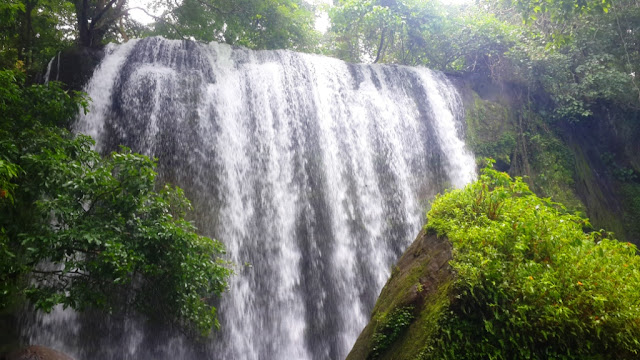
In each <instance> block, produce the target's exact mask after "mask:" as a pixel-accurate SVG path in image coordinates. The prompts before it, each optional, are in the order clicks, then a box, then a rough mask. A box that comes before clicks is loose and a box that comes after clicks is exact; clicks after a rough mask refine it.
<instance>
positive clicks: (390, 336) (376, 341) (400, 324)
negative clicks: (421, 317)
mask: <svg viewBox="0 0 640 360" xmlns="http://www.w3.org/2000/svg"><path fill="white" fill-rule="evenodd" d="M413 311H414V308H413V306H404V307H399V308H396V309H394V310H393V311H391V312H390V313H389V314H387V315H386V316H385V318H384V319H381V320H380V322H379V324H378V326H377V327H376V331H375V333H374V334H373V338H372V349H371V353H370V355H369V357H370V358H371V359H376V358H377V357H378V356H379V355H380V354H382V353H383V352H384V351H385V350H387V349H388V348H389V346H390V345H391V344H393V342H394V341H396V340H397V339H398V337H400V335H402V333H403V331H405V330H406V329H407V327H409V325H411V322H412V321H413V319H414V318H415V315H414V314H413Z"/></svg>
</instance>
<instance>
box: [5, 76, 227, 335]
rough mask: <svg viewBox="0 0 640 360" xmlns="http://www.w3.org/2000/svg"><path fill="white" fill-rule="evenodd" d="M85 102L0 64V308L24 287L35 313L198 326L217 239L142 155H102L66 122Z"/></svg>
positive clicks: (217, 266)
mask: <svg viewBox="0 0 640 360" xmlns="http://www.w3.org/2000/svg"><path fill="white" fill-rule="evenodd" d="M86 102H87V99H86V98H84V97H83V95H82V94H80V93H68V92H65V91H63V90H62V89H61V88H60V84H57V83H55V82H51V83H49V84H48V85H34V86H25V85H24V75H23V74H20V73H16V72H10V71H2V72H0V112H2V114H3V117H2V118H1V119H0V129H1V130H0V213H2V217H1V218H0V252H1V253H2V254H1V256H0V309H4V308H6V307H9V306H11V303H12V302H15V301H20V300H21V299H22V298H23V296H26V298H27V299H29V300H30V302H31V303H32V304H34V305H35V307H36V308H38V309H41V310H44V311H50V310H51V309H52V308H53V307H54V306H56V305H58V304H62V305H63V306H64V307H71V308H73V309H78V310H85V309H87V308H99V309H103V310H106V311H108V312H120V313H122V312H124V313H126V312H129V311H138V312H141V313H142V314H144V315H146V316H147V317H149V318H151V319H153V320H157V321H162V322H169V323H173V324H176V325H178V326H180V327H183V328H185V329H187V330H191V329H196V330H198V331H199V332H201V333H207V332H208V331H210V330H211V328H213V327H214V326H217V320H216V308H215V307H214V306H213V301H214V300H215V298H216V297H217V295H219V294H220V293H221V292H222V291H224V290H225V289H226V286H227V282H226V281H227V278H228V276H229V275H230V269H229V267H228V264H227V263H226V262H225V261H223V260H221V258H220V256H221V255H222V254H223V253H224V249H223V246H222V244H221V243H219V242H218V241H215V240H211V239H209V238H206V237H203V236H199V235H197V234H196V232H195V228H194V226H193V225H192V224H191V223H190V222H188V221H187V220H185V215H186V212H187V211H188V210H190V203H189V201H188V200H187V199H186V198H185V197H184V194H183V192H182V190H180V189H179V188H175V187H172V186H164V187H163V188H161V190H160V191H156V189H157V188H159V187H160V185H159V184H157V182H156V173H155V171H154V167H155V163H154V162H153V161H151V160H150V159H149V158H147V157H145V156H142V155H138V154H133V153H131V152H130V151H129V150H128V149H124V148H123V149H122V150H121V151H120V152H117V153H112V154H111V155H109V156H108V157H106V158H102V157H100V155H99V154H98V153H96V152H95V151H93V150H92V149H91V147H92V146H93V144H94V142H93V140H92V139H91V138H89V137H87V136H83V135H79V136H74V135H72V134H71V133H69V132H68V131H67V130H65V129H64V126H65V125H68V124H69V121H70V119H72V117H73V116H74V115H75V114H76V112H77V111H78V107H79V106H80V107H85V106H86Z"/></svg>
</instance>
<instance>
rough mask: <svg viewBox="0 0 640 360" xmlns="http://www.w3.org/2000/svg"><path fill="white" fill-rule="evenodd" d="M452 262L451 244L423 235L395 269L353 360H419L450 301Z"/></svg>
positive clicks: (360, 339) (421, 233) (359, 338)
mask: <svg viewBox="0 0 640 360" xmlns="http://www.w3.org/2000/svg"><path fill="white" fill-rule="evenodd" d="M449 260H451V244H450V243H449V240H448V239H447V238H446V237H438V236H436V235H435V234H428V233H427V232H426V231H425V230H423V231H421V232H420V234H419V235H418V237H417V238H416V240H415V241H414V242H413V244H412V245H411V246H410V247H409V248H408V249H407V251H405V253H404V254H403V255H402V257H401V258H400V260H399V261H398V264H397V265H396V266H395V267H394V269H393V271H392V274H391V278H390V279H389V281H387V284H386V285H385V286H384V288H383V289H382V292H381V293H380V297H379V298H378V301H377V303H376V305H375V307H374V309H373V312H372V315H371V321H370V322H369V324H368V325H367V326H366V327H365V329H364V330H363V331H362V333H361V334H360V336H359V337H358V340H357V341H356V343H355V345H354V347H353V349H352V350H351V352H350V353H349V355H348V356H347V360H359V359H397V360H400V359H415V358H416V357H417V356H418V355H419V353H420V351H421V350H422V348H423V346H424V344H425V343H426V342H427V340H428V338H429V337H430V336H431V335H432V334H431V331H432V330H433V329H436V328H437V327H436V324H437V321H438V316H439V314H440V313H442V311H441V310H442V309H443V308H444V307H446V306H447V305H448V303H449V298H448V296H449V288H450V284H451V283H452V281H453V273H452V271H451V267H450V266H449Z"/></svg>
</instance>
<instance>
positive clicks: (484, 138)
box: [466, 93, 516, 170]
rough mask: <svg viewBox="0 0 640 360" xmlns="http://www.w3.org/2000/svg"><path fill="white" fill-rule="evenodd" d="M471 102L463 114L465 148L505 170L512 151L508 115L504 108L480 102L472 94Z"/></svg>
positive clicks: (513, 144) (513, 140) (513, 138)
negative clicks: (464, 121)
mask: <svg viewBox="0 0 640 360" xmlns="http://www.w3.org/2000/svg"><path fill="white" fill-rule="evenodd" d="M473 100H474V102H473V106H472V107H471V108H469V109H467V112H466V114H467V116H466V123H467V133H466V143H467V146H469V148H470V149H471V150H472V151H473V153H474V154H476V156H478V157H481V158H485V157H491V158H494V159H496V160H497V161H498V163H499V165H500V166H504V167H507V169H508V166H510V164H511V157H512V155H513V153H514V151H515V149H516V132H515V128H514V126H513V121H512V113H511V112H510V110H509V108H508V107H506V106H503V105H501V104H498V103H495V102H491V101H485V100H482V99H481V98H480V97H479V96H478V95H477V94H476V93H473ZM505 170H506V169H505Z"/></svg>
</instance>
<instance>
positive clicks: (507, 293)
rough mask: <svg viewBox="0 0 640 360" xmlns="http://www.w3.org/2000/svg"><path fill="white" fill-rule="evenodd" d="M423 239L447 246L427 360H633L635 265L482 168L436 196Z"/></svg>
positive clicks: (637, 321)
mask: <svg viewBox="0 0 640 360" xmlns="http://www.w3.org/2000/svg"><path fill="white" fill-rule="evenodd" d="M428 218H429V224H428V226H427V227H428V230H429V231H432V232H435V233H437V234H440V235H446V236H447V237H448V238H449V239H450V240H451V242H452V244H453V247H454V250H453V260H452V262H451V265H452V267H453V268H454V270H455V272H456V273H457V278H456V280H455V285H454V289H453V296H452V298H451V302H450V306H449V308H448V311H447V312H445V313H444V315H443V317H442V319H441V321H440V323H439V329H438V332H437V335H436V336H435V337H434V338H433V339H432V341H431V342H429V343H428V344H426V348H425V350H424V351H423V353H422V355H423V358H426V359H487V358H490V359H508V358H519V359H551V358H557V359H635V358H637V357H638V354H639V352H640V341H639V339H640V300H639V299H638V296H637V294H638V292H639V291H640V257H639V256H638V255H637V249H636V247H635V246H634V245H632V244H630V243H622V242H618V241H616V240H614V239H612V238H611V234H610V233H607V232H605V231H593V232H589V233H585V232H584V229H585V228H589V226H590V225H589V223H588V221H587V220H585V219H582V218H580V217H577V216H575V215H572V214H569V213H567V212H566V210H565V209H564V208H563V207H562V206H561V205H559V204H557V203H553V202H551V201H550V200H549V199H541V198H538V197H537V196H535V195H534V194H533V193H532V192H531V191H530V190H529V188H528V186H527V185H526V184H525V183H524V182H523V181H522V179H520V178H515V179H512V178H510V177H509V176H508V175H507V174H505V173H500V172H498V171H496V170H493V169H492V168H491V167H487V168H485V169H484V170H483V171H482V175H481V176H480V179H479V180H478V181H477V182H475V183H473V184H471V185H468V186H467V187H466V188H465V189H462V190H453V191H451V192H448V193H446V194H445V195H443V196H440V197H439V198H438V199H437V200H436V201H435V202H434V204H433V207H432V208H431V211H430V212H429V214H428Z"/></svg>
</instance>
